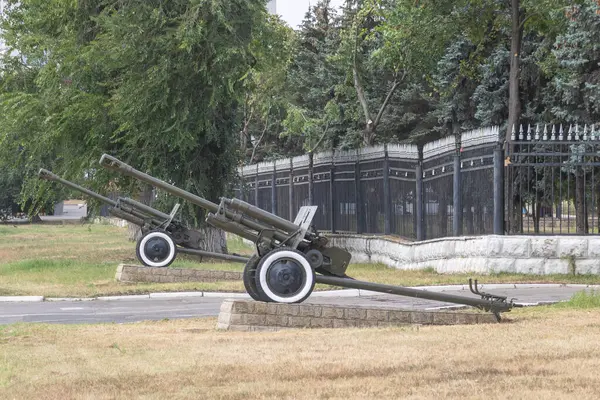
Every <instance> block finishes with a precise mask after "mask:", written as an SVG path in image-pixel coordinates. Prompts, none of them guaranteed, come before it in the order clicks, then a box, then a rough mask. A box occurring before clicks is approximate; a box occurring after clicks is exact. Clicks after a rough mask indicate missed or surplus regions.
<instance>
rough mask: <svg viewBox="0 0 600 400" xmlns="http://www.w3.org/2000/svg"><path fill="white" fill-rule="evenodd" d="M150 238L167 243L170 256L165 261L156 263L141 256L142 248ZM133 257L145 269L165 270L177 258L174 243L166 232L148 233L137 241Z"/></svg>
mask: <svg viewBox="0 0 600 400" xmlns="http://www.w3.org/2000/svg"><path fill="white" fill-rule="evenodd" d="M152 237H161V238H163V239H165V241H166V242H167V244H168V246H169V248H170V254H169V257H168V258H167V259H166V260H164V261H162V262H158V263H156V262H153V261H151V260H150V259H149V258H148V257H146V256H144V255H142V248H143V246H144V245H145V244H146V242H147V241H148V240H149V239H150V238H152ZM135 255H136V256H137V259H138V260H139V261H140V262H141V263H142V264H143V265H145V266H146V267H154V268H166V267H168V266H169V265H171V264H172V263H173V261H175V258H177V246H175V242H174V241H173V239H172V238H171V236H169V235H168V234H167V233H166V232H163V231H150V232H148V233H146V234H145V235H144V236H142V237H141V238H140V239H139V240H138V242H137V244H136V246H135Z"/></svg>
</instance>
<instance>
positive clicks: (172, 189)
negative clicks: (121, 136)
mask: <svg viewBox="0 0 600 400" xmlns="http://www.w3.org/2000/svg"><path fill="white" fill-rule="evenodd" d="M100 165H102V166H103V167H105V168H108V169H111V170H113V171H117V172H120V173H122V174H123V175H128V176H131V177H134V178H136V179H139V180H140V181H142V182H146V183H148V184H150V185H153V186H156V187H158V188H161V189H163V190H164V191H166V192H169V193H171V194H173V195H175V196H177V197H181V198H182V199H184V200H188V201H189V202H191V203H194V204H196V205H198V206H200V207H202V208H204V209H206V210H208V211H211V212H216V211H217V209H218V208H219V206H218V205H217V204H215V203H213V202H212V201H209V200H206V199H203V198H202V197H199V196H196V195H195V194H192V193H190V192H186V191H185V190H183V189H179V188H178V187H177V186H173V185H171V184H169V183H167V182H164V181H161V180H160V179H157V178H155V177H153V176H150V175H148V174H145V173H143V172H141V171H138V170H137V169H135V168H133V167H132V166H130V165H127V164H125V163H124V162H122V161H120V160H118V159H116V158H115V157H112V156H109V155H108V154H104V155H103V156H102V157H101V158H100Z"/></svg>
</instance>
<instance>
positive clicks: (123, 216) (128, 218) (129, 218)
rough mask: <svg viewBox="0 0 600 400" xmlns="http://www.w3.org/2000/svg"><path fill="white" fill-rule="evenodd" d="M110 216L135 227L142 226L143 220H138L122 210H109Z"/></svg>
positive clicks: (138, 218)
mask: <svg viewBox="0 0 600 400" xmlns="http://www.w3.org/2000/svg"><path fill="white" fill-rule="evenodd" d="M108 212H109V213H110V215H113V216H115V217H117V218H121V219H124V220H125V221H128V222H131V223H132V224H134V225H137V226H144V219H143V218H140V217H138V216H136V215H133V214H130V213H128V212H125V211H123V210H120V209H118V208H116V207H114V208H111V209H110V210H109V211H108Z"/></svg>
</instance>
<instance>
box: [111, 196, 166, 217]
mask: <svg viewBox="0 0 600 400" xmlns="http://www.w3.org/2000/svg"><path fill="white" fill-rule="evenodd" d="M118 201H120V202H122V203H125V204H127V205H129V206H131V207H133V208H134V209H137V210H140V211H142V212H145V213H147V214H149V215H151V216H153V217H157V218H160V219H162V220H165V221H166V220H168V219H170V218H171V216H170V215H169V214H165V213H164V212H162V211H159V210H157V209H155V208H152V207H150V206H147V205H145V204H143V203H140V202H139V201H135V200H133V199H130V198H128V197H119V200H118Z"/></svg>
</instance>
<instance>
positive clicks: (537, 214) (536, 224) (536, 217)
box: [533, 191, 542, 234]
mask: <svg viewBox="0 0 600 400" xmlns="http://www.w3.org/2000/svg"><path fill="white" fill-rule="evenodd" d="M541 216H542V204H541V200H540V193H539V192H537V191H536V193H535V200H534V202H533V232H534V233H535V234H539V233H540V219H541Z"/></svg>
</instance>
